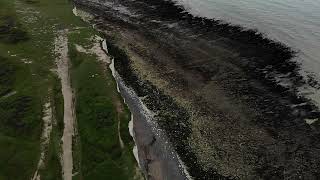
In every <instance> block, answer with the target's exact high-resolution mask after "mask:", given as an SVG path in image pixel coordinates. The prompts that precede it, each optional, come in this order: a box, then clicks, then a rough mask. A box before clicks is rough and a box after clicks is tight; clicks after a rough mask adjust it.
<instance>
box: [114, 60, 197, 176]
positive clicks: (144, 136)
mask: <svg viewBox="0 0 320 180" xmlns="http://www.w3.org/2000/svg"><path fill="white" fill-rule="evenodd" d="M113 65H114V59H112V63H111V64H110V69H111V71H112V75H113V77H114V79H115V81H116V82H117V86H118V88H119V93H120V94H121V95H122V97H123V99H124V101H125V103H126V104H127V105H128V107H129V109H130V111H131V114H132V129H130V124H129V131H130V134H132V135H133V136H132V137H133V138H134V140H135V143H136V144H135V147H134V149H133V153H134V155H135V157H136V160H137V162H138V164H139V166H140V168H141V170H142V171H143V172H144V174H145V176H146V178H147V179H152V180H153V179H154V180H161V179H177V180H180V179H181V180H182V179H185V180H187V179H188V180H190V179H191V178H190V175H189V174H188V172H187V171H186V169H185V167H184V165H183V162H182V161H181V160H180V158H179V157H178V155H177V154H176V152H175V150H174V149H173V147H171V145H170V142H168V138H167V137H166V135H165V132H162V130H161V129H160V128H159V127H158V125H157V124H156V122H153V121H154V120H153V118H154V113H153V112H151V111H150V110H149V109H148V108H147V107H146V106H145V105H144V103H143V102H142V101H141V100H140V98H139V97H138V96H137V94H136V93H135V92H134V91H133V90H132V89H131V88H130V87H127V85H125V82H124V81H123V80H122V78H121V77H120V76H119V74H118V73H117V71H116V70H115V69H114V66H113ZM135 150H136V151H135ZM168 152H171V153H169V154H167V153H168ZM159 153H160V154H161V155H160V154H159ZM176 173H177V174H176ZM188 177H189V178H188Z"/></svg>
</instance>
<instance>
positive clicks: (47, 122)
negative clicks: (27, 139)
mask: <svg viewBox="0 0 320 180" xmlns="http://www.w3.org/2000/svg"><path fill="white" fill-rule="evenodd" d="M42 120H43V130H42V135H41V154H40V159H39V162H38V167H37V170H36V172H35V173H34V175H33V177H32V180H40V174H39V173H38V170H39V169H40V168H41V167H42V166H43V165H44V160H45V155H46V149H47V148H48V147H49V142H50V135H51V131H52V108H51V103H50V101H48V102H47V103H46V104H44V106H43V117H42Z"/></svg>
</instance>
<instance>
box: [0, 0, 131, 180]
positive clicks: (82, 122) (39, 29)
mask: <svg viewBox="0 0 320 180" xmlns="http://www.w3.org/2000/svg"><path fill="white" fill-rule="evenodd" d="M75 27H87V28H81V29H79V30H77V31H79V32H80V33H74V32H73V31H74V28H75ZM59 29H69V30H70V35H69V46H70V47H72V48H71V49H70V51H69V55H70V58H71V60H72V64H73V66H72V86H73V88H74V89H75V92H76V99H77V103H76V117H77V123H78V127H79V136H78V137H74V139H75V141H74V142H75V144H74V147H73V150H74V152H73V156H74V164H75V166H74V169H75V170H74V172H79V174H78V175H76V176H74V179H85V180H91V179H96V180H99V179H116V180H121V179H133V177H134V174H135V168H136V163H135V160H134V157H133V154H132V147H133V141H132V138H131V137H130V135H129V132H128V127H127V125H128V122H129V120H130V113H129V111H128V109H127V108H123V109H124V110H123V111H122V112H117V110H116V105H115V104H116V103H115V102H121V103H122V99H121V97H120V95H119V94H118V93H117V92H116V84H115V82H114V80H113V78H112V76H111V73H110V71H109V70H108V71H104V68H105V67H102V66H101V64H100V63H98V62H97V60H96V57H95V56H93V55H87V54H82V53H78V52H77V51H76V50H75V49H74V43H77V44H80V45H82V46H84V47H87V48H90V46H91V45H92V42H90V41H89V38H90V37H92V36H93V35H95V34H99V33H97V32H96V31H95V30H93V29H92V28H91V26H90V25H88V24H86V23H84V22H82V21H81V20H80V19H79V18H77V17H75V16H74V15H73V14H72V4H71V2H70V1H69V0H0V67H1V68H0V147H1V148H0V180H10V179H13V180H25V179H30V178H31V176H32V175H33V173H34V172H35V170H36V167H37V163H38V160H39V155H40V135H41V129H42V119H41V118H42V107H43V104H44V103H46V102H47V101H48V100H50V102H51V104H52V105H53V108H54V117H55V121H56V124H54V126H53V131H52V133H51V140H50V145H49V148H48V149H47V151H46V152H47V153H46V157H45V166H44V167H42V168H41V169H40V171H39V172H40V174H41V178H42V179H44V180H60V179H61V165H60V162H59V161H60V160H59V154H60V153H61V152H60V151H61V147H60V146H61V141H60V139H61V136H62V132H63V125H64V124H63V97H62V94H61V84H60V80H59V79H58V78H57V76H56V75H55V74H54V73H53V72H52V71H51V69H53V68H55V54H54V52H53V49H54V46H53V43H54V39H55V36H56V31H57V30H59ZM29 61H30V62H32V63H24V62H29ZM96 74H98V76H95V77H91V76H92V75H96ZM13 92H16V93H13ZM10 93H12V95H11V96H9V97H6V96H7V95H10ZM122 106H124V105H123V104H122ZM118 117H119V119H120V120H121V129H120V131H121V135H122V139H123V141H124V143H125V148H124V149H121V148H120V145H119V140H118V132H117V123H118Z"/></svg>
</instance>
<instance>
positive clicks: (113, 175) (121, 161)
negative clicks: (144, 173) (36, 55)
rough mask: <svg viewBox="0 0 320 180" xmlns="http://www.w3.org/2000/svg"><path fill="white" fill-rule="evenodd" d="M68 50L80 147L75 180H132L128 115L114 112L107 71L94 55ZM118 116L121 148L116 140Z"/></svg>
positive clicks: (114, 97) (113, 93)
mask: <svg viewBox="0 0 320 180" xmlns="http://www.w3.org/2000/svg"><path fill="white" fill-rule="evenodd" d="M70 39H73V38H72V37H71V38H70ZM69 49H70V52H69V53H70V57H71V61H72V65H73V66H72V73H71V75H72V76H71V77H72V85H73V87H74V88H75V90H76V99H77V104H76V114H77V121H78V129H79V134H80V136H79V139H80V144H81V145H79V147H80V148H81V149H80V151H81V153H79V154H80V155H81V157H78V158H79V160H80V161H81V163H80V164H81V169H80V175H79V179H81V178H83V179H116V180H121V179H133V176H134V172H135V169H134V167H135V166H136V164H135V160H134V158H133V155H132V153H131V152H132V138H131V137H130V135H129V132H128V122H129V120H130V119H129V118H130V117H129V112H128V110H126V111H124V112H122V113H119V112H117V110H116V106H115V101H116V100H120V101H121V99H120V97H119V95H118V94H117V92H116V91H115V89H116V86H115V82H114V81H113V79H112V76H111V74H110V71H107V72H105V71H104V69H103V68H104V67H102V66H101V64H100V63H99V62H97V60H96V59H95V57H94V56H92V55H88V54H84V53H79V52H77V51H76V50H75V48H74V47H73V45H72V44H71V45H70V48H69ZM118 113H119V117H120V119H121V121H122V128H121V131H122V138H123V139H124V142H125V145H126V147H125V148H124V149H121V147H120V144H119V139H118V126H117V123H118V119H117V117H118Z"/></svg>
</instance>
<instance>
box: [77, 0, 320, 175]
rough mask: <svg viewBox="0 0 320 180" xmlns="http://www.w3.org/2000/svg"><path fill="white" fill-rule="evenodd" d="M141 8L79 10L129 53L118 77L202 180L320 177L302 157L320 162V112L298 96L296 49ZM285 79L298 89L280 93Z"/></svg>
mask: <svg viewBox="0 0 320 180" xmlns="http://www.w3.org/2000/svg"><path fill="white" fill-rule="evenodd" d="M141 1H142V2H143V3H142V4H141V6H137V4H135V2H132V4H131V3H128V4H125V7H127V11H126V12H125V13H123V12H121V11H118V10H115V9H114V8H113V7H122V6H121V4H120V5H118V4H114V5H112V7H111V6H110V7H109V6H108V5H105V6H98V4H95V3H92V2H91V1H83V0H78V1H77V3H76V4H82V5H80V7H83V8H84V9H85V10H87V11H89V12H92V13H93V15H94V16H95V18H94V19H93V20H92V22H91V23H92V24H94V27H95V28H97V29H99V30H101V31H102V32H103V33H104V34H105V36H106V37H107V38H106V39H108V40H109V39H110V40H112V41H113V43H115V44H116V46H117V47H118V48H120V49H121V50H122V51H119V50H116V49H114V52H113V53H111V54H112V55H113V56H114V57H115V58H118V60H119V59H120V61H118V60H117V61H116V63H117V64H116V69H117V71H118V72H119V74H120V76H121V77H122V78H123V80H124V81H125V82H126V84H127V85H129V86H130V87H131V88H132V89H134V90H135V92H136V93H137V95H138V96H139V97H140V98H142V99H143V101H144V102H145V104H146V106H147V107H148V108H149V109H151V110H152V111H155V112H158V113H157V123H159V124H161V128H162V130H164V131H166V134H167V136H168V137H169V139H170V141H171V142H172V144H173V145H174V147H175V149H176V150H177V152H178V154H179V155H180V156H181V158H182V161H183V162H184V163H186V165H187V167H188V168H189V169H190V170H191V172H190V173H191V175H192V176H193V177H195V179H208V178H209V179H210V178H212V177H217V178H220V179H232V178H249V177H251V178H258V177H260V178H275V177H286V176H287V175H288V174H281V172H283V171H282V169H285V170H286V171H293V172H295V173H294V176H299V173H303V176H304V177H311V176H314V175H316V173H317V168H310V169H305V168H304V165H303V164H305V165H307V164H309V163H306V162H305V161H304V160H303V157H305V156H307V155H306V154H309V155H310V156H312V157H314V158H311V157H310V158H308V159H309V160H310V161H311V162H312V163H311V164H316V163H317V162H316V159H317V158H316V157H317V156H318V155H317V154H318V153H317V151H318V150H317V145H316V144H314V142H318V141H319V139H318V138H317V134H318V130H319V121H318V120H317V118H318V117H319V114H320V113H319V111H318V110H317V108H316V107H315V105H313V104H312V103H311V102H310V101H309V100H307V99H306V98H303V97H301V96H298V95H297V89H298V87H299V86H302V85H303V84H304V83H306V82H304V80H303V79H302V77H301V76H299V74H298V65H297V64H295V63H294V62H291V58H292V57H293V56H294V54H293V52H292V51H291V50H290V49H289V48H287V47H284V46H282V45H281V44H279V43H276V42H272V41H268V40H266V39H263V37H262V36H261V35H260V36H259V34H257V33H256V32H255V31H252V30H247V31H242V29H241V28H240V27H238V28H237V27H230V26H229V25H227V24H223V23H219V22H216V21H214V20H206V19H203V18H198V17H192V16H190V15H188V13H185V12H183V11H182V10H181V9H180V10H179V8H177V7H173V5H172V3H171V4H170V2H163V1H160V2H156V1H151V2H150V4H148V2H145V1H143V0H141ZM139 2H140V1H139ZM168 3H169V4H168ZM151 5H153V6H155V7H156V8H149V7H150V6H151ZM157 7H159V8H160V9H158V8H157ZM164 7H165V8H164ZM155 9H157V11H156V10H155ZM131 10H132V11H131ZM141 10H145V11H143V13H141ZM135 12H139V13H141V14H134V13H135ZM175 14H179V15H177V16H174V15H175ZM138 15H139V16H138ZM105 17H108V18H105ZM212 29H214V30H212ZM248 40H250V41H248ZM247 41H248V42H249V43H244V42H247ZM260 45H261V46H260ZM289 67H290V68H289ZM278 75H283V77H285V78H286V79H288V80H290V81H291V82H292V84H288V86H287V87H284V86H281V85H279V84H278V81H277V80H276V79H275V77H276V76H278ZM168 105H169V106H168ZM171 105H172V106H173V107H171ZM177 105H178V106H180V107H177ZM310 119H314V120H315V121H312V122H313V123H312V124H309V123H306V122H311V121H310ZM306 120H307V121H306ZM226 129H228V131H225V130H226ZM301 137H306V139H304V140H302V139H301ZM296 147H299V148H298V149H296ZM291 151H293V152H294V153H290V152H291ZM281 154H287V156H288V158H287V159H282V158H281V157H282V155H281ZM298 154H303V156H298ZM301 157H302V159H301ZM308 157H309V156H308ZM271 159H273V160H272V161H271ZM288 164H292V166H290V167H289V166H288Z"/></svg>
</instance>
